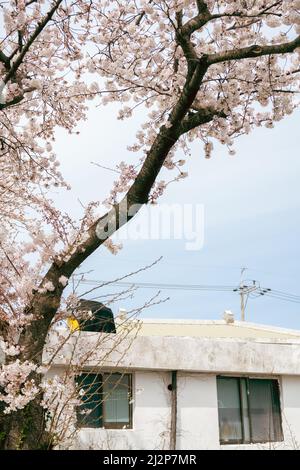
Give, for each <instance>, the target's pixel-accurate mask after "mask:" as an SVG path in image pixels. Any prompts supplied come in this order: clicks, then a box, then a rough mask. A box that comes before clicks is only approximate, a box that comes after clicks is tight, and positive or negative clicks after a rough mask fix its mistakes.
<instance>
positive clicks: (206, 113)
mask: <svg viewBox="0 0 300 470" xmlns="http://www.w3.org/2000/svg"><path fill="white" fill-rule="evenodd" d="M214 117H221V118H226V114H225V112H224V111H217V110H216V109H213V108H203V109H199V111H197V112H196V113H190V114H189V115H188V117H186V118H185V119H184V120H183V121H182V125H181V132H182V134H185V133H186V132H189V131H191V130H192V129H195V127H198V126H200V125H201V124H206V123H208V122H210V121H212V120H213V118H214Z"/></svg>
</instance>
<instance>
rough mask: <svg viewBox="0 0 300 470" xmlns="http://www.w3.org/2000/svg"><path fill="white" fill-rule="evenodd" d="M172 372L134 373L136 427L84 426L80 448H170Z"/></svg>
mask: <svg viewBox="0 0 300 470" xmlns="http://www.w3.org/2000/svg"><path fill="white" fill-rule="evenodd" d="M169 383H170V374H169V373H167V372H165V373H163V372H137V373H135V374H134V380H133V387H134V393H133V397H134V403H133V429H121V430H106V429H81V430H80V432H79V436H78V440H77V443H76V444H75V447H76V448H80V449H148V450H151V449H168V447H169V441H170V433H169V430H170V391H169V390H168V388H167V387H168V384H169Z"/></svg>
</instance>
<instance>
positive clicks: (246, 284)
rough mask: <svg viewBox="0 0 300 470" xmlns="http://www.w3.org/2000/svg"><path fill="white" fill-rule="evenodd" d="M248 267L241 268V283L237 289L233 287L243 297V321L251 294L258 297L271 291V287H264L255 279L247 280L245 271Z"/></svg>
mask: <svg viewBox="0 0 300 470" xmlns="http://www.w3.org/2000/svg"><path fill="white" fill-rule="evenodd" d="M246 269H247V268H241V280H240V285H239V287H237V288H236V289H233V292H238V293H239V294H240V297H241V321H245V320H246V307H247V302H248V298H249V295H250V297H251V298H257V297H260V296H262V295H265V294H266V293H268V292H271V289H265V288H262V287H261V286H260V283H259V281H255V280H252V281H250V280H248V281H245V280H244V279H243V277H244V272H245V271H246ZM251 282H252V284H251Z"/></svg>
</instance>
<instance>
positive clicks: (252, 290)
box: [80, 279, 300, 306]
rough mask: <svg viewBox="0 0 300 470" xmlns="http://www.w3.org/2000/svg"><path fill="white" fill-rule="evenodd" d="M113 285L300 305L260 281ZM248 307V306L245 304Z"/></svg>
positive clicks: (98, 282) (96, 282) (99, 283)
mask: <svg viewBox="0 0 300 470" xmlns="http://www.w3.org/2000/svg"><path fill="white" fill-rule="evenodd" d="M107 283H108V281H105V280H93V279H84V280H81V281H80V284H84V285H90V286H99V288H100V287H102V285H103V284H107ZM111 284H112V285H116V286H120V287H137V288H140V289H160V290H180V291H200V292H201V291H203V292H238V293H239V294H241V293H243V294H244V295H245V296H247V297H250V298H252V299H254V298H258V297H262V296H267V297H272V298H275V299H278V300H283V301H288V302H293V303H300V296H298V295H295V294H290V293H287V292H283V291H278V290H273V289H270V288H263V287H261V286H260V283H259V282H258V281H254V280H253V281H251V283H249V281H244V282H242V283H241V284H240V285H239V286H238V287H236V286H234V285H216V284H211V285H209V284H164V283H160V282H127V281H116V282H113V281H112V282H111ZM245 306H246V304H245Z"/></svg>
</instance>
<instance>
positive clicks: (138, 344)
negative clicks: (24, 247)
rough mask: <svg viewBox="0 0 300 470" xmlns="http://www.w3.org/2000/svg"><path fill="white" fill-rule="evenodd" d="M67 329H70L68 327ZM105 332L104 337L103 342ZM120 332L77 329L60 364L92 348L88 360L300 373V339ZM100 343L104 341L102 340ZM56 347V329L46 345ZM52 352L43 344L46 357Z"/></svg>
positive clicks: (58, 360)
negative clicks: (132, 335) (120, 337)
mask: <svg viewBox="0 0 300 470" xmlns="http://www.w3.org/2000/svg"><path fill="white" fill-rule="evenodd" d="M66 334H68V332H67V333H66ZM101 338H103V341H102V342H101ZM116 339H117V335H116V336H114V335H105V334H101V333H91V332H80V333H78V334H77V333H74V334H73V335H72V337H71V338H70V339H69V340H68V341H66V343H65V345H64V346H63V347H62V348H61V350H60V354H59V355H58V356H56V358H55V364H56V365H65V364H68V363H69V361H72V358H73V359H74V360H76V358H77V357H78V355H79V354H80V353H81V352H82V351H84V349H85V348H87V346H88V348H89V351H94V355H93V356H92V355H91V354H90V355H89V356H88V360H87V361H86V366H91V367H93V366H97V365H99V361H100V358H99V355H100V354H101V352H102V351H103V345H104V344H105V348H106V349H105V350H104V352H106V351H109V353H107V354H106V355H105V354H104V353H103V361H101V365H102V367H107V368H110V367H115V366H116V364H117V365H118V367H119V368H123V369H128V368H132V369H133V368H134V369H144V370H160V371H164V370H165V371H167V370H180V371H190V372H203V373H233V374H262V375H265V374H277V375H298V376H300V340H299V339H297V340H296V339H290V340H284V339H278V340H270V339H260V340H258V339H255V340H254V339H252V340H245V339H237V338H232V339H229V338H220V339H219V338H195V337H178V336H140V337H137V338H135V339H134V340H132V339H130V338H128V337H127V338H124V339H123V340H122V342H121V343H120V344H118V347H117V348H116V347H115V344H114V341H116ZM99 344H100V346H99ZM51 346H52V347H54V348H55V347H57V337H56V333H55V332H54V333H53V334H52V335H51V336H50V338H49V342H48V346H47V347H51ZM183 351H184V354H183ZM50 357H51V354H49V353H48V352H47V348H45V350H44V357H43V359H44V362H47V361H48V360H49V359H50Z"/></svg>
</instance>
